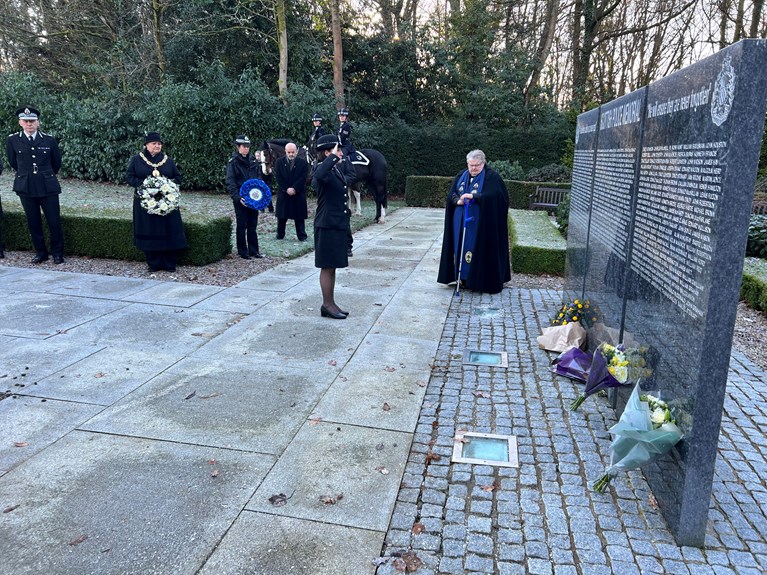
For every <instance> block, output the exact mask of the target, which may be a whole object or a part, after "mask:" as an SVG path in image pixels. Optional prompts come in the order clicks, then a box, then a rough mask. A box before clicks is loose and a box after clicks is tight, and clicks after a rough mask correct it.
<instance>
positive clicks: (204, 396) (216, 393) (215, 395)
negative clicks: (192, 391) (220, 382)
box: [197, 391, 221, 399]
mask: <svg viewBox="0 0 767 575" xmlns="http://www.w3.org/2000/svg"><path fill="white" fill-rule="evenodd" d="M219 395H221V392H220V391H214V392H213V393H211V394H210V395H198V396H197V397H199V398H200V399H210V398H211V397H218V396H219Z"/></svg>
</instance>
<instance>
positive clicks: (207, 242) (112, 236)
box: [2, 209, 232, 266]
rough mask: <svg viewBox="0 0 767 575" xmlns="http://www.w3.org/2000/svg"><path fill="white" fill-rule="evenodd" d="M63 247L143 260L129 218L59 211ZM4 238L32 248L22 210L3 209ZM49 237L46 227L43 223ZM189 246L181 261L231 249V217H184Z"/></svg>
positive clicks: (198, 262) (203, 259)
mask: <svg viewBox="0 0 767 575" xmlns="http://www.w3.org/2000/svg"><path fill="white" fill-rule="evenodd" d="M61 225H62V227H63V228H64V249H65V253H66V254H67V255H77V256H89V257H94V258H113V259H118V260H134V261H143V260H144V254H143V253H142V252H141V251H139V250H138V249H136V248H135V247H134V245H133V222H132V221H131V219H129V218H124V217H123V218H120V217H97V216H84V215H71V214H63V213H62V215H61ZM2 226H3V240H4V242H3V243H4V244H5V248H6V249H9V250H32V249H33V247H32V239H31V238H30V237H29V231H28V229H27V220H26V217H25V216H24V213H23V212H17V211H11V210H7V209H6V210H5V216H4V218H3V223H2ZM43 230H44V231H45V234H46V241H48V228H47V226H46V225H44V226H43ZM184 232H185V233H186V239H187V243H188V244H189V248H188V249H187V250H186V252H185V253H184V256H183V257H182V258H181V260H180V262H179V263H181V264H184V265H193V266H203V265H206V264H209V263H212V262H216V261H218V260H220V259H223V258H224V257H225V256H226V255H227V254H229V253H231V251H232V239H231V238H232V221H231V219H229V218H227V217H218V218H214V219H210V220H207V221H184Z"/></svg>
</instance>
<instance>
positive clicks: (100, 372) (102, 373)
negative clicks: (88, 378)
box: [93, 371, 106, 377]
mask: <svg viewBox="0 0 767 575" xmlns="http://www.w3.org/2000/svg"><path fill="white" fill-rule="evenodd" d="M105 375H106V373H104V372H103V371H99V372H98V373H97V374H96V375H94V376H93V377H104V376H105Z"/></svg>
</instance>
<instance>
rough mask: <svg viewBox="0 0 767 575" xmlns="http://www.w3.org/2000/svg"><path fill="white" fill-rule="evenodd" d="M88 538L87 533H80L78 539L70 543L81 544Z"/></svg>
mask: <svg viewBox="0 0 767 575" xmlns="http://www.w3.org/2000/svg"><path fill="white" fill-rule="evenodd" d="M86 539H88V536H87V535H80V537H78V538H77V539H73V540H72V541H70V542H69V544H70V545H80V543H82V542H83V541H85V540H86Z"/></svg>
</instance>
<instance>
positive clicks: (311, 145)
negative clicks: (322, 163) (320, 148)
mask: <svg viewBox="0 0 767 575" xmlns="http://www.w3.org/2000/svg"><path fill="white" fill-rule="evenodd" d="M325 134H327V132H326V131H325V128H323V127H322V126H317V127H316V128H314V129H313V130H312V135H311V136H309V141H308V142H306V147H307V148H308V149H309V153H310V154H312V156H313V155H314V154H315V153H316V152H317V140H319V139H320V137H321V136H324V135H325Z"/></svg>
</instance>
